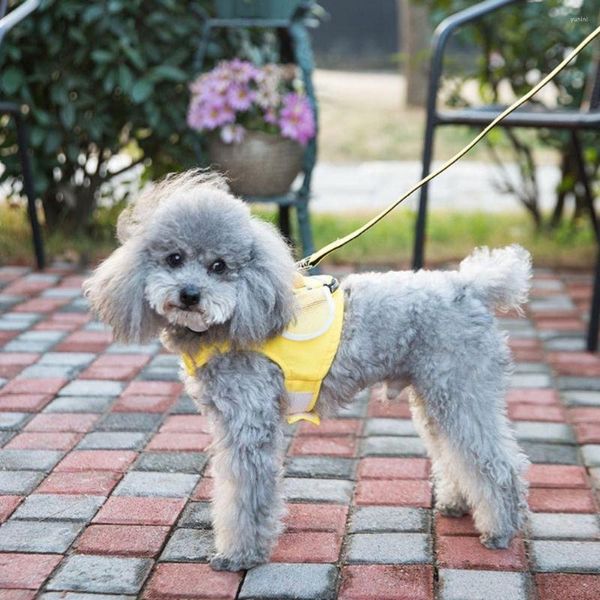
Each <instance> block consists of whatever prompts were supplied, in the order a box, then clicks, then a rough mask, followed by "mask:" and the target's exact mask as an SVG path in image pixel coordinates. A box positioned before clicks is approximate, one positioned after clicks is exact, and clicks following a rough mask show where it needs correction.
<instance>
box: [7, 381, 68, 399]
mask: <svg viewBox="0 0 600 600" xmlns="http://www.w3.org/2000/svg"><path fill="white" fill-rule="evenodd" d="M66 383H67V380H66V379H62V378H41V379H13V380H12V381H9V382H8V383H7V384H6V385H5V386H4V387H3V388H2V390H0V396H7V395H12V394H50V395H52V394H56V393H57V392H58V390H60V388H62V387H63V386H64V385H65V384H66Z"/></svg>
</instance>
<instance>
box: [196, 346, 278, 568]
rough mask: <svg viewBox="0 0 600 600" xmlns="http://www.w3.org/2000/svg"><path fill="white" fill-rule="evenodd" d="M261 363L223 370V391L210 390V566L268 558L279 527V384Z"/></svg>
mask: <svg viewBox="0 0 600 600" xmlns="http://www.w3.org/2000/svg"><path fill="white" fill-rule="evenodd" d="M256 360H259V359H256ZM260 363H261V364H260V365H259V367H260V368H256V369H251V370H250V371H247V370H246V369H240V368H239V365H236V369H235V370H234V371H232V370H230V369H227V370H226V371H225V372H227V373H228V381H227V382H224V381H222V380H221V381H220V385H219V386H218V387H220V388H221V389H220V390H218V392H217V390H214V391H213V394H216V393H218V395H213V396H212V402H211V406H210V409H209V412H210V414H211V417H212V419H211V420H212V422H213V430H214V431H213V434H214V443H213V446H212V448H213V455H212V471H213V475H214V480H215V481H214V483H215V485H214V496H213V502H212V513H213V527H214V534H215V546H216V550H217V554H216V555H215V556H214V557H213V559H212V560H211V566H212V567H213V568H214V569H217V570H228V571H239V570H242V569H249V568H251V567H253V566H255V565H257V564H261V563H264V562H266V561H267V560H268V559H269V555H270V553H271V551H272V549H273V545H274V543H275V542H276V540H277V536H278V535H279V533H280V530H281V517H282V515H283V500H282V494H281V490H280V482H281V475H282V461H283V455H284V447H283V446H284V436H283V428H282V421H281V411H280V398H281V394H282V393H283V382H282V379H281V374H280V371H279V370H278V369H277V367H275V366H274V365H273V364H272V363H268V365H266V367H267V369H265V365H264V364H262V363H263V359H262V358H261V359H260ZM255 366H256V365H255ZM275 369H276V370H277V372H276V373H275V372H274V370H275ZM241 371H244V372H241ZM265 371H269V372H265ZM221 372H223V371H221ZM207 391H208V392H210V390H207Z"/></svg>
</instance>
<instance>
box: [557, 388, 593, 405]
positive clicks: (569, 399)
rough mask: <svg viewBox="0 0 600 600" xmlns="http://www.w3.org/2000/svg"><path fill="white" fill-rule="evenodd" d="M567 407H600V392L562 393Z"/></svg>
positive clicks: (570, 391) (569, 391)
mask: <svg viewBox="0 0 600 600" xmlns="http://www.w3.org/2000/svg"><path fill="white" fill-rule="evenodd" d="M561 397H562V400H563V402H564V403H565V404H566V405H567V406H600V392H597V391H592V390H564V391H563V392H561Z"/></svg>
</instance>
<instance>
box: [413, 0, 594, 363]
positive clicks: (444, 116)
mask: <svg viewBox="0 0 600 600" xmlns="http://www.w3.org/2000/svg"><path fill="white" fill-rule="evenodd" d="M524 1H525V0H486V1H485V2H480V3H479V4H476V5H474V6H471V7H469V8H467V9H465V10H462V11H460V12H458V13H456V14H454V15H452V16H450V17H448V18H447V19H445V20H444V21H442V22H441V23H440V25H439V26H438V27H437V29H436V30H435V33H434V35H433V41H432V43H433V56H432V59H431V67H430V72H429V91H428V98H427V118H426V124H425V139H424V145H423V163H422V164H423V171H422V176H423V177H426V176H427V175H428V174H429V171H430V169H431V160H432V155H433V140H434V132H435V128H436V127H439V126H442V125H472V126H480V127H485V126H486V125H488V124H489V123H490V122H491V121H492V120H493V119H494V118H495V117H496V116H497V115H498V114H500V112H502V110H503V107H499V106H482V107H474V108H464V109H459V110H438V108H437V95H438V91H439V88H440V79H441V75H442V69H443V59H444V50H445V48H446V45H447V43H448V40H449V39H450V36H451V35H452V34H453V33H454V32H455V31H456V30H457V29H459V28H460V27H462V26H463V25H466V24H468V23H473V22H476V21H479V20H480V19H481V18H483V17H485V16H487V15H489V14H491V13H493V12H495V11H497V10H499V9H501V8H503V7H506V6H509V5H512V4H516V3H517V2H524ZM592 77H593V80H592V82H591V85H589V86H588V88H587V89H588V90H589V97H588V98H586V99H585V101H584V103H583V104H582V106H581V107H580V108H579V109H573V110H566V109H541V108H538V107H531V106H524V107H522V108H520V109H518V110H517V111H515V112H514V113H512V114H511V115H509V116H508V117H507V118H506V119H505V120H504V121H503V122H502V123H501V124H500V125H499V127H530V128H544V129H564V130H568V131H570V133H571V143H572V148H573V155H574V157H575V160H576V163H577V170H578V172H579V179H580V182H581V184H582V186H583V190H584V193H585V203H586V209H587V211H588V212H589V217H590V221H591V223H592V227H593V229H594V232H595V235H596V239H597V241H598V243H599V245H600V226H599V224H598V218H597V216H596V212H595V209H594V197H593V192H592V188H591V185H590V182H589V178H588V175H587V172H586V168H585V161H584V159H583V152H582V148H581V141H580V136H579V133H580V132H581V131H590V130H593V131H600V58H599V59H598V63H597V64H596V65H595V66H594V72H593V75H592ZM428 193H429V189H428V185H427V184H426V185H424V186H423V187H422V188H421V192H420V196H419V208H418V213H417V221H416V226H415V241H414V251H413V268H414V269H415V270H416V269H420V268H422V267H423V262H424V248H425V229H426V224H427V202H428ZM595 278H596V280H595V287H594V289H595V292H594V298H593V300H592V309H591V313H590V322H589V329H588V335H587V348H588V350H589V351H595V350H597V348H598V325H599V323H600V254H599V256H598V263H597V265H596V275H595Z"/></svg>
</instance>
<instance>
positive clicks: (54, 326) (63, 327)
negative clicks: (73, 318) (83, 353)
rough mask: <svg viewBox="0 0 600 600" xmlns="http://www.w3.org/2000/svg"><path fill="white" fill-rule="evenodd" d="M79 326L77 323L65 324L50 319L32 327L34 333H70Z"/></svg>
mask: <svg viewBox="0 0 600 600" xmlns="http://www.w3.org/2000/svg"><path fill="white" fill-rule="evenodd" d="M78 327H79V325H78V324H77V323H66V322H64V321H54V320H53V319H52V318H50V319H48V320H47V321H41V322H40V323H36V324H35V325H34V327H33V330H34V331H63V332H70V331H74V330H75V329H77V328H78Z"/></svg>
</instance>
